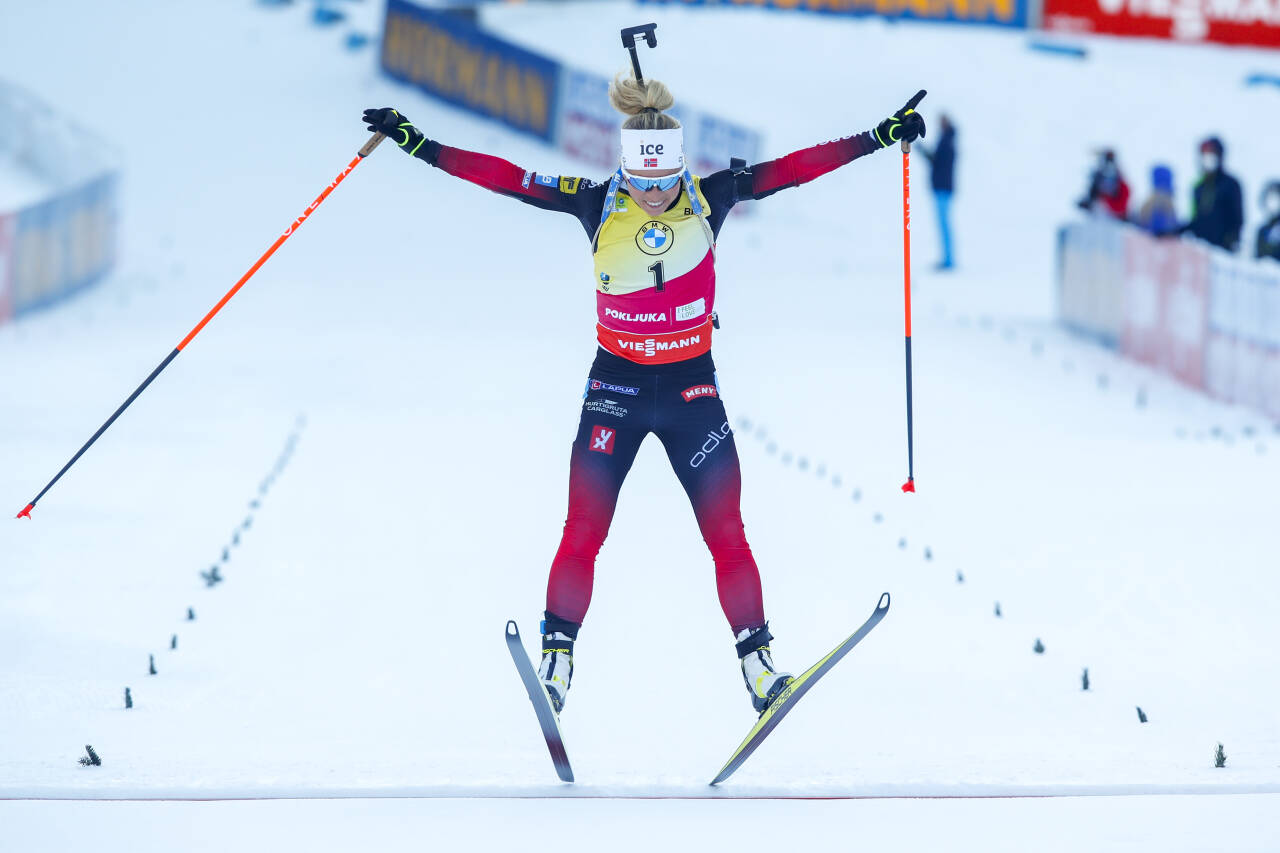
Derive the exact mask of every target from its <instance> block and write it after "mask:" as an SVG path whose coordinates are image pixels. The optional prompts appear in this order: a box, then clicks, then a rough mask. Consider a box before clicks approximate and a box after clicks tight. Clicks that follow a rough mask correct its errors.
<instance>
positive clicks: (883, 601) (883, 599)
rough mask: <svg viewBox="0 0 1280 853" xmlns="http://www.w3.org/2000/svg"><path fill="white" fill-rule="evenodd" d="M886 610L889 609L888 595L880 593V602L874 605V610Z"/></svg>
mask: <svg viewBox="0 0 1280 853" xmlns="http://www.w3.org/2000/svg"><path fill="white" fill-rule="evenodd" d="M888 609H889V593H887V592H882V593H880V601H879V602H878V603H877V604H876V610H888Z"/></svg>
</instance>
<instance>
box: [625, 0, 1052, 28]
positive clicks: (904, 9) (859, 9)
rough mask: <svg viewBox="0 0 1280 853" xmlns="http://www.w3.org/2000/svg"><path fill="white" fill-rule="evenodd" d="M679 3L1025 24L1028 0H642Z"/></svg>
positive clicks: (931, 19) (962, 21)
mask: <svg viewBox="0 0 1280 853" xmlns="http://www.w3.org/2000/svg"><path fill="white" fill-rule="evenodd" d="M643 2H647V3H667V4H674V5H682V6H759V7H763V8H767V9H781V10H784V11H791V10H795V11H801V12H821V13H825V14H829V15H879V16H881V17H884V18H910V19H912V20H918V21H946V22H948V23H960V24H992V25H995V26H1002V27H1020V28H1025V27H1027V25H1028V20H1029V18H1030V16H1029V15H1028V7H1029V6H1030V5H1031V4H1030V2H1029V0H643Z"/></svg>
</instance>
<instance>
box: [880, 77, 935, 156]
mask: <svg viewBox="0 0 1280 853" xmlns="http://www.w3.org/2000/svg"><path fill="white" fill-rule="evenodd" d="M924 95H925V91H924V89H921V90H920V91H919V92H916V94H915V97H913V98H912V99H911V100H909V101H907V103H906V106H904V107H903V108H902V109H900V110H898V111H897V112H896V113H894V114H893V115H891V116H889V118H887V119H885V120H884V121H882V122H880V124H878V125H876V130H875V137H876V142H879V143H880V145H881V146H882V147H884V148H888V147H889V146H890V145H892V144H893V143H895V142H902V141H904V140H905V141H907V142H915V141H916V140H917V139H923V138H924V129H925V128H924V116H922V115H920V113H918V112H916V104H918V103H920V102H921V101H922V100H924Z"/></svg>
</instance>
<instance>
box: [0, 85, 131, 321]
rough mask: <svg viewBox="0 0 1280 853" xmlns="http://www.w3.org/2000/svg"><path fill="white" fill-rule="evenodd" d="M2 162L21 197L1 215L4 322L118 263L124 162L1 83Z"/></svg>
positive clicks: (0, 315) (11, 198)
mask: <svg viewBox="0 0 1280 853" xmlns="http://www.w3.org/2000/svg"><path fill="white" fill-rule="evenodd" d="M0 157H3V158H4V159H5V165H6V168H7V169H8V170H9V172H8V174H9V175H10V176H11V177H12V176H20V178H21V181H22V186H23V187H24V190H23V192H21V193H20V194H17V195H13V194H9V195H7V196H6V203H7V204H8V205H9V206H6V207H4V208H2V209H0V323H3V322H4V321H6V320H9V319H12V318H14V317H20V316H22V315H23V314H25V313H26V312H28V311H34V310H37V309H40V308H44V307H46V306H49V305H53V304H55V303H57V302H60V301H61V300H63V299H65V298H67V297H69V296H72V295H73V294H75V293H78V292H79V291H81V290H83V289H84V288H86V287H88V286H90V285H92V284H95V283H97V282H98V281H99V280H100V279H101V278H102V277H103V276H105V275H106V274H107V273H108V272H109V271H110V270H111V268H112V266H113V265H114V264H115V259H116V258H115V252H116V186H117V182H118V181H117V176H118V157H117V156H116V155H115V154H114V153H113V150H112V147H111V146H110V145H109V144H108V143H107V142H106V141H104V140H102V139H100V138H98V137H97V136H96V135H95V134H93V133H92V132H91V131H89V130H87V129H85V128H83V127H80V126H78V125H76V124H74V123H73V122H71V121H70V120H69V119H67V118H65V117H63V116H60V115H58V113H57V111H56V110H54V109H53V108H52V107H50V106H49V105H48V104H46V103H44V102H43V101H42V100H41V99H40V98H38V97H37V96H35V95H34V94H32V93H30V92H28V91H26V90H25V89H21V88H19V87H18V86H15V85H12V84H9V83H7V82H5V81H3V80H0Z"/></svg>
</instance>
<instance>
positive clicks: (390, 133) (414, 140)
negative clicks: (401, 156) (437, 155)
mask: <svg viewBox="0 0 1280 853" xmlns="http://www.w3.org/2000/svg"><path fill="white" fill-rule="evenodd" d="M363 121H364V123H365V124H367V125H369V132H370V133H381V134H385V135H386V136H387V138H388V139H390V140H391V141H393V142H395V143H396V144H397V145H399V146H400V147H401V148H403V149H404V150H405V151H408V152H409V153H410V154H416V153H418V148H419V147H421V146H422V143H424V142H426V141H427V137H426V136H424V135H423V134H422V131H420V130H418V129H417V128H416V127H414V126H413V124H412V122H410V121H409V119H408V118H407V117H405V116H402V115H400V113H398V112H396V111H395V110H393V109H392V108H391V107H383V108H382V109H380V110H365V111H364V119H363Z"/></svg>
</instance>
